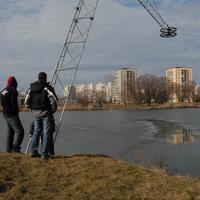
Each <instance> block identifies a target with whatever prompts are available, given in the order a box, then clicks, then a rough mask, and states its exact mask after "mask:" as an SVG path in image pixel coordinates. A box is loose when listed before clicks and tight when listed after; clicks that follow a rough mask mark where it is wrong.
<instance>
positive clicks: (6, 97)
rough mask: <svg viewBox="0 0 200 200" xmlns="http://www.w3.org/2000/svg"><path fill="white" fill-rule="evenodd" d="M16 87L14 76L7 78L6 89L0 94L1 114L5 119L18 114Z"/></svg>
mask: <svg viewBox="0 0 200 200" xmlns="http://www.w3.org/2000/svg"><path fill="white" fill-rule="evenodd" d="M17 85H18V84H17V80H16V79H15V77H14V76H10V77H8V80H7V85H6V88H4V89H3V91H2V92H1V94H0V98H1V105H2V107H3V113H4V114H5V115H6V116H7V117H12V116H14V115H18V114H19V107H18V101H17V97H18V92H17Z"/></svg>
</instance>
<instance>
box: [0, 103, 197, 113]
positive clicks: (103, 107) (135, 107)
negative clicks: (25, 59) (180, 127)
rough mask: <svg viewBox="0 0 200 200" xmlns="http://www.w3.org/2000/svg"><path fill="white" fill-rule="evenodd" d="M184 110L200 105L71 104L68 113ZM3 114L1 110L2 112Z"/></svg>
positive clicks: (23, 110) (67, 109)
mask: <svg viewBox="0 0 200 200" xmlns="http://www.w3.org/2000/svg"><path fill="white" fill-rule="evenodd" d="M183 108H200V104H199V103H177V104H169V103H166V104H152V105H150V106H149V105H146V104H142V105H136V104H127V105H122V104H103V105H101V106H99V105H95V104H88V105H82V104H69V105H68V106H67V108H66V111H97V110H136V111H140V110H141V111H142V110H156V109H183ZM58 110H59V111H61V110H62V106H59V107H58ZM20 111H21V112H29V111H30V110H29V109H27V108H24V107H23V108H20ZM0 112H1V110H0Z"/></svg>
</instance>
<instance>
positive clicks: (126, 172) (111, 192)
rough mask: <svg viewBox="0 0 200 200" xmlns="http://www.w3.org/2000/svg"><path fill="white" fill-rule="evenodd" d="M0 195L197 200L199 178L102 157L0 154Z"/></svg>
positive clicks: (6, 198)
mask: <svg viewBox="0 0 200 200" xmlns="http://www.w3.org/2000/svg"><path fill="white" fill-rule="evenodd" d="M0 199H2V200H11V199H20V200H25V199H26V200H27V199H29V200H38V199H40V200H49V199H52V200H54V199H57V200H58V199H59V200H61V199H62V200H64V199H74V200H84V199H85V200H86V199H94V200H98V199H108V200H109V199H117V200H120V199H121V200H124V199H126V200H128V199H149V200H157V199H163V200H171V199H179V200H186V199H200V179H198V178H196V179H195V178H189V177H181V176H174V177H171V176H168V175H167V174H166V173H165V172H164V171H162V170H158V169H146V168H144V167H140V166H136V165H131V164H127V163H125V162H123V161H118V160H113V159H111V158H109V157H105V156H87V155H86V156H72V157H56V158H54V159H50V160H47V161H44V160H42V159H39V158H31V157H29V156H24V155H17V154H4V153H1V154H0Z"/></svg>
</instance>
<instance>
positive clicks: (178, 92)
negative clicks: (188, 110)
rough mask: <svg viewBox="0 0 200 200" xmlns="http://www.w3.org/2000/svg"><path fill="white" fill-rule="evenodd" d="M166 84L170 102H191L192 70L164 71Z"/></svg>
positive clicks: (173, 69) (181, 68) (180, 68)
mask: <svg viewBox="0 0 200 200" xmlns="http://www.w3.org/2000/svg"><path fill="white" fill-rule="evenodd" d="M166 84H167V91H168V94H169V97H170V101H172V102H174V103H177V102H179V101H192V99H191V85H192V68H191V67H173V68H170V69H167V70H166Z"/></svg>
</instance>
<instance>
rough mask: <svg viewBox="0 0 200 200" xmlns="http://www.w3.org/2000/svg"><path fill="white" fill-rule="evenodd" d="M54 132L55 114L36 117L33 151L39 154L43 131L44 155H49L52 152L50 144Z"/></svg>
mask: <svg viewBox="0 0 200 200" xmlns="http://www.w3.org/2000/svg"><path fill="white" fill-rule="evenodd" d="M53 132H54V118H53V115H49V116H47V117H44V118H35V119H34V132H33V137H32V145H31V153H32V154H37V153H38V147H39V136H40V135H41V133H43V142H42V155H43V156H44V157H46V156H48V154H49V153H50V145H51V140H52V137H53Z"/></svg>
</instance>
